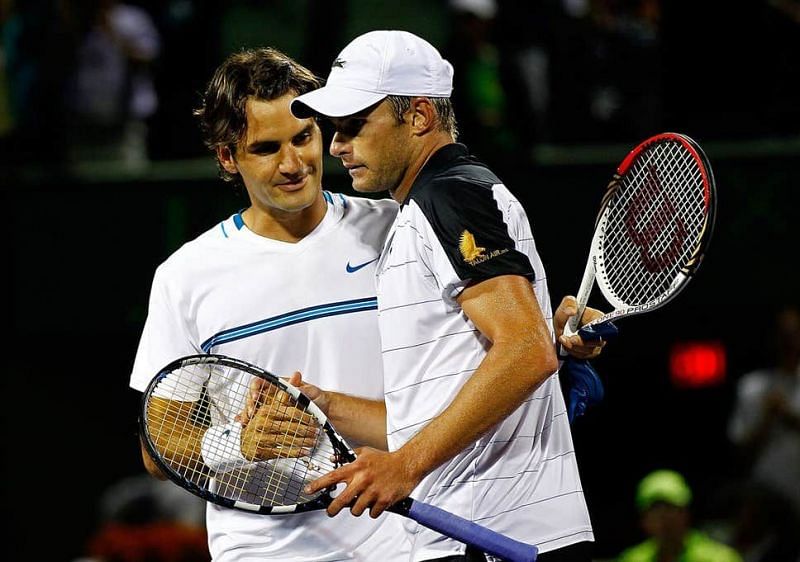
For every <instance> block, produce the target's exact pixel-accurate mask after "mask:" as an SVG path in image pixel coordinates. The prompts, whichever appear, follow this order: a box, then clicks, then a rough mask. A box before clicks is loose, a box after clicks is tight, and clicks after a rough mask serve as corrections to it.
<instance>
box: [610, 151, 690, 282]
mask: <svg viewBox="0 0 800 562" xmlns="http://www.w3.org/2000/svg"><path fill="white" fill-rule="evenodd" d="M659 200H660V203H659V204H658V206H657V207H655V208H651V207H652V206H653V204H654V203H656V202H657V201H659ZM641 217H649V218H648V219H647V221H646V222H645V223H644V224H643V225H641V226H638V225H637V222H638V219H640V218H641ZM625 230H626V231H627V232H628V236H629V237H630V239H631V242H633V243H634V244H635V245H636V246H637V247H638V248H639V256H640V257H641V258H642V264H643V265H644V267H645V269H646V270H647V271H649V272H651V273H658V272H659V271H663V270H665V269H667V268H669V267H672V266H673V264H675V263H676V260H677V259H678V258H679V257H680V254H681V250H682V249H683V243H684V242H685V241H686V235H687V233H686V227H685V226H684V223H683V220H682V219H681V217H680V216H679V215H678V212H677V211H676V210H675V206H674V205H673V204H672V201H670V199H669V197H667V195H666V194H665V193H664V192H663V189H662V188H661V181H660V180H659V178H658V173H657V171H656V169H655V168H654V167H653V166H652V165H651V166H648V167H647V175H646V177H645V179H644V182H643V186H642V189H640V190H639V191H637V192H636V193H635V194H634V196H633V198H632V199H631V203H630V206H629V207H628V209H627V212H626V213H625ZM670 232H671V233H672V240H671V241H670V243H669V245H667V246H666V248H664V250H663V251H661V252H660V253H658V254H654V253H652V252H651V248H652V246H653V243H654V242H659V244H657V247H663V246H664V241H663V240H658V239H659V236H661V237H663V236H665V235H666V234H667V233H670Z"/></svg>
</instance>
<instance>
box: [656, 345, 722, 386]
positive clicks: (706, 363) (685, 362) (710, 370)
mask: <svg viewBox="0 0 800 562" xmlns="http://www.w3.org/2000/svg"><path fill="white" fill-rule="evenodd" d="M726 366H727V365H726V354H725V347H724V346H723V345H722V343H721V342H718V341H698V342H679V343H676V344H674V345H673V346H672V352H671V353H670V358H669V374H670V379H672V384H673V385H674V386H677V387H681V388H703V387H707V386H714V385H717V384H720V383H722V382H723V381H724V380H725V374H726Z"/></svg>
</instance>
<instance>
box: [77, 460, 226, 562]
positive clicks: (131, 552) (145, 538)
mask: <svg viewBox="0 0 800 562" xmlns="http://www.w3.org/2000/svg"><path fill="white" fill-rule="evenodd" d="M99 510H100V521H101V524H100V525H99V527H98V529H97V531H96V532H95V534H94V535H92V536H91V537H90V538H89V540H88V542H87V546H86V557H84V558H80V559H79V560H76V561H75V562H208V561H209V560H210V558H211V557H210V555H209V553H208V546H207V538H206V531H205V527H204V521H205V502H203V501H202V500H201V499H199V498H197V497H196V496H193V495H191V494H189V493H188V492H186V491H185V490H183V489H181V488H179V487H178V486H176V485H174V484H172V483H171V482H168V481H161V480H156V479H155V478H151V477H150V476H149V475H147V474H143V475H140V476H133V477H130V478H126V479H123V480H121V481H119V482H117V483H116V484H114V485H112V486H111V487H109V488H108V489H107V490H106V492H105V493H104V494H103V496H102V497H101V498H100V504H99Z"/></svg>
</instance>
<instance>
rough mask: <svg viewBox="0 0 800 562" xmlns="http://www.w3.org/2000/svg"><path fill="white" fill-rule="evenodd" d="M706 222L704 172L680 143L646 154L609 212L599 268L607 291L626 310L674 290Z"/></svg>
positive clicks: (629, 173) (651, 149)
mask: <svg viewBox="0 0 800 562" xmlns="http://www.w3.org/2000/svg"><path fill="white" fill-rule="evenodd" d="M705 221H706V197H705V186H704V178H703V174H702V170H701V169H700V167H699V165H698V163H697V161H696V159H695V158H694V156H693V155H692V154H691V153H690V152H689V151H688V150H687V149H686V148H685V147H684V146H683V145H682V144H681V143H679V142H676V141H667V142H662V143H656V144H653V145H651V146H650V147H648V148H647V149H645V150H643V151H642V152H641V153H640V155H639V156H638V157H637V159H636V160H635V161H634V163H633V165H632V166H631V167H630V169H629V170H628V171H627V172H626V173H625V175H624V176H623V178H622V181H621V184H620V187H619V188H618V189H617V191H616V192H615V193H614V196H613V197H612V200H611V201H609V204H608V206H607V208H606V225H605V233H604V234H605V235H604V238H603V239H602V248H601V249H600V250H601V251H600V252H598V255H599V256H601V259H600V260H599V262H600V263H598V266H599V267H598V275H599V276H602V277H603V278H604V279H603V285H605V287H604V288H605V289H607V290H609V291H610V292H611V293H613V296H614V297H615V298H616V299H617V300H619V301H621V302H623V303H624V304H625V305H627V306H637V305H641V304H646V303H652V302H654V301H656V300H658V299H659V298H660V297H662V295H665V294H666V293H668V292H669V291H670V289H671V288H672V286H673V284H674V283H675V281H676V278H677V277H678V275H679V273H680V272H681V270H682V268H683V267H684V266H685V265H686V264H687V263H688V262H689V261H690V260H691V259H692V256H693V255H694V253H695V251H696V249H697V247H698V245H699V241H700V239H701V236H702V233H703V229H704V227H705Z"/></svg>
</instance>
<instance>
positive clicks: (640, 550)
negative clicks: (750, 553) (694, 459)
mask: <svg viewBox="0 0 800 562" xmlns="http://www.w3.org/2000/svg"><path fill="white" fill-rule="evenodd" d="M691 501H692V491H691V489H690V488H689V486H688V484H687V483H686V480H685V479H684V478H683V476H682V475H680V474H679V473H677V472H674V471H672V470H656V471H654V472H651V473H650V474H648V475H647V476H645V477H644V478H643V479H642V481H641V482H639V485H638V487H637V490H636V505H637V507H638V508H639V513H640V514H641V524H642V528H643V529H644V531H645V533H647V535H648V537H649V538H648V539H647V540H645V541H644V542H642V543H639V544H637V545H635V546H632V547H630V548H628V549H626V550H624V551H623V552H622V554H620V555H619V557H618V558H617V562H742V557H741V556H740V555H739V554H738V553H737V552H736V550H734V549H733V548H731V547H729V546H727V545H725V544H723V543H721V542H718V541H716V540H714V539H712V538H711V537H709V536H708V535H706V534H705V533H702V532H701V531H698V530H696V529H693V528H692V527H691V510H690V508H689V505H690V503H691Z"/></svg>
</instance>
